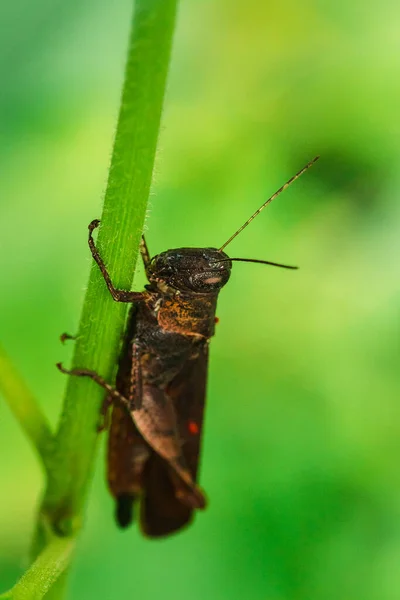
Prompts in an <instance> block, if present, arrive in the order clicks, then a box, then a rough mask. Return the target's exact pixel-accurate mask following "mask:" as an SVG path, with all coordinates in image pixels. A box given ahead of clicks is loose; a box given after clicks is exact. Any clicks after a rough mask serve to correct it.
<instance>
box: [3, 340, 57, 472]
mask: <svg viewBox="0 0 400 600" xmlns="http://www.w3.org/2000/svg"><path fill="white" fill-rule="evenodd" d="M0 392H1V394H2V395H3V396H4V399H5V401H6V402H7V404H8V405H9V407H10V409H11V411H12V412H13V414H14V416H15V418H16V419H17V420H18V421H19V423H20V425H21V427H22V428H23V430H24V431H25V433H26V435H27V437H28V438H29V439H30V441H31V442H32V444H33V446H34V448H35V450H36V451H37V453H38V454H39V457H40V458H41V460H42V462H43V464H44V466H45V468H46V469H48V465H49V461H50V456H51V453H52V449H53V435H52V433H51V430H50V426H49V424H48V422H47V420H46V417H45V416H44V414H43V413H42V411H41V410H40V408H39V405H38V404H37V402H36V400H35V398H34V397H33V395H32V393H31V392H30V390H29V389H28V388H27V386H26V384H25V382H24V380H23V379H22V377H21V375H20V374H19V373H18V372H17V370H16V368H15V367H14V365H13V363H12V362H11V360H10V359H9V358H8V356H7V355H6V353H5V352H4V350H3V349H2V348H1V347H0Z"/></svg>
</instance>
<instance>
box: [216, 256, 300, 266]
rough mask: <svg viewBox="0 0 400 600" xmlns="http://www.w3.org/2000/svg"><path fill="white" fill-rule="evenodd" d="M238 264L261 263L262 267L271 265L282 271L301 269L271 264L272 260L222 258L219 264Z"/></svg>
mask: <svg viewBox="0 0 400 600" xmlns="http://www.w3.org/2000/svg"><path fill="white" fill-rule="evenodd" d="M233 260H236V261H238V262H251V263H259V264H261V265H271V266H272V267H282V269H298V268H299V267H291V266H290V265H282V263H276V262H271V261H270V260H259V259H258V258H221V259H219V260H218V261H217V262H219V263H220V262H231V261H233Z"/></svg>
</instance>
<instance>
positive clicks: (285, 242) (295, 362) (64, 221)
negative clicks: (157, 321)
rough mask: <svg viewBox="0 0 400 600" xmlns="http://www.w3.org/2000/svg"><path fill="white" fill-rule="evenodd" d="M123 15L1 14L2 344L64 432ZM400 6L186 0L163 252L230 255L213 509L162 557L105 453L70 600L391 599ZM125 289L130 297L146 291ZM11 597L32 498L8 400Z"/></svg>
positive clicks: (171, 119) (126, 6) (114, 102)
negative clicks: (118, 487) (113, 486)
mask: <svg viewBox="0 0 400 600" xmlns="http://www.w3.org/2000/svg"><path fill="white" fill-rule="evenodd" d="M130 12H131V3H130V1H129V0H122V1H120V2H115V3H110V2H107V1H106V0H79V1H77V0H73V1H71V2H60V1H55V0H36V1H35V2H32V1H31V0H15V1H14V2H13V3H10V2H7V3H6V2H4V3H1V8H0V23H1V25H0V27H1V30H0V33H1V35H0V76H1V82H2V85H1V87H2V90H1V94H0V113H1V117H0V119H1V123H0V129H1V143H0V172H1V173H0V248H1V252H0V270H1V292H2V293H1V294H0V340H1V343H2V344H3V345H4V347H5V348H6V350H7V351H8V353H9V355H10V356H11V357H12V359H13V360H14V361H15V363H16V364H17V366H18V368H19V369H20V370H21V372H22V373H23V375H24V377H25V378H26V380H27V382H28V383H29V385H30V387H31V388H32V389H33V390H34V392H35V393H36V395H37V397H38V398H39V400H40V403H41V405H42V407H43V410H44V411H45V412H46V413H47V414H48V415H49V418H50V419H51V421H52V423H54V424H55V423H56V421H57V415H58V414H59V410H60V403H61V398H62V391H63V387H64V384H65V380H64V378H63V377H61V376H60V374H59V373H58V372H57V370H56V369H55V367H54V363H55V362H57V361H59V360H63V361H67V360H68V357H69V353H70V348H69V349H68V348H64V347H62V346H61V345H60V343H59V341H58V336H59V334H60V333H61V332H63V331H71V332H73V331H75V330H76V326H77V321H78V317H79V313H80V306H81V302H82V298H83V290H84V287H85V284H86V281H87V276H88V269H89V265H90V257H89V252H88V249H87V244H86V233H85V232H86V227H87V224H88V222H89V221H90V220H91V219H93V218H95V217H98V216H99V215H100V210H101V198H102V194H103V191H104V188H105V183H106V177H107V167H108V163H109V158H110V153H111V147H112V139H113V132H114V127H115V122H116V114H117V109H118V101H119V94H120V88H121V81H122V73H123V66H124V53H125V49H126V43H127V36H128V27H129V20H130ZM399 23H400V5H399V4H398V3H397V2H395V1H394V0H381V1H380V2H372V3H368V4H365V3H364V2H362V1H361V0H352V2H346V0H339V1H338V0H325V1H322V0H315V1H314V2H313V1H312V0H305V1H304V2H302V3H298V2H295V1H294V0H280V1H277V0H274V1H269V2H262V1H261V0H258V1H257V0H247V2H246V3H244V2H241V1H240V0H206V1H203V2H196V1H195V0H184V1H183V2H182V6H181V11H180V17H179V21H178V30H177V33H176V40H175V47H174V55H173V64H172V70H171V77H170V82H169V90H168V96H167V99H166V106H165V111H164V119H163V126H162V135H161V139H160V144H159V150H158V158H157V168H156V174H155V177H154V186H153V193H152V197H151V202H150V210H149V216H148V219H147V228H148V233H147V237H148V242H149V245H150V250H151V251H152V252H153V253H157V252H159V251H162V250H165V249H167V248H171V247H175V246H181V245H189V246H191V245H193V246H196V245H200V246H203V245H206V246H207V245H210V246H215V245H216V246H218V245H221V244H222V242H224V241H225V240H226V239H227V238H228V237H229V236H230V234H231V233H232V232H233V231H234V230H235V229H236V228H237V227H238V226H239V225H240V224H241V223H242V222H243V221H244V220H245V219H246V218H247V217H248V216H249V215H250V214H251V213H252V212H253V211H254V210H255V209H256V208H257V207H258V206H259V205H260V204H261V203H262V201H263V200H264V199H265V198H266V197H267V196H268V195H270V194H271V193H272V192H274V191H275V190H276V189H277V188H278V187H279V186H280V185H281V184H282V183H283V182H284V181H285V180H286V179H288V178H289V177H290V176H291V175H293V174H294V173H295V172H296V171H297V170H298V169H299V168H301V167H302V166H303V165H304V164H305V163H306V162H307V161H308V160H309V159H311V158H312V157H313V156H315V155H316V154H320V155H321V159H320V161H319V163H317V164H316V165H315V166H314V167H313V168H312V169H311V170H310V171H309V172H308V173H307V174H306V175H304V176H303V177H302V178H301V179H300V180H299V181H298V182H296V184H295V186H294V187H292V188H291V189H290V190H288V191H287V192H286V193H285V195H284V196H282V197H280V198H279V200H277V201H276V202H275V203H274V204H273V205H271V206H270V207H269V208H268V209H267V210H266V211H265V212H264V213H263V214H262V215H261V216H260V217H259V218H258V219H257V220H256V221H254V222H253V223H252V225H251V227H249V228H248V229H247V230H246V231H245V232H244V233H243V234H242V235H241V236H240V237H239V238H237V239H236V240H235V242H233V243H232V246H230V248H229V253H230V254H231V255H235V256H243V257H250V258H264V259H267V260H272V261H280V262H286V263H289V264H298V265H299V266H300V267H301V270H299V271H298V272H294V273H292V272H288V271H284V270H280V269H273V268H267V267H262V266H260V265H246V264H240V263H238V264H236V265H235V267H234V273H233V275H232V278H231V281H230V283H229V285H228V286H227V288H226V289H224V290H223V292H222V293H221V297H220V301H219V308H218V316H219V317H220V319H221V322H220V324H219V325H218V330H217V336H216V338H215V339H214V340H213V342H212V349H211V365H210V374H209V391H208V407H207V418H206V433H205V440H204V454H203V460H202V475H201V483H202V485H203V486H204V488H205V489H206V490H207V493H208V495H209V498H210V506H209V509H208V510H207V511H206V512H205V513H203V514H201V515H199V516H198V517H197V518H196V521H195V524H194V525H193V526H192V527H191V528H190V529H188V530H187V531H186V532H185V533H182V534H180V535H178V536H175V537H173V538H170V539H168V540H166V541H162V542H151V541H147V540H144V539H143V538H141V537H140V535H139V534H138V532H137V530H136V528H132V529H131V530H129V531H125V532H121V531H118V529H117V528H116V526H115V525H114V522H113V505H112V500H111V498H110V496H109V495H108V493H107V490H106V486H105V481H104V474H103V472H104V453H103V448H102V451H101V453H100V455H99V458H98V464H97V470H96V476H95V480H94V483H93V486H92V493H91V496H90V502H89V507H88V517H87V523H86V527H85V530H84V533H83V536H82V539H81V544H80V548H79V553H78V554H79V555H78V557H77V560H76V561H75V565H74V569H73V573H72V577H71V584H70V598H73V599H74V600H83V599H86V598H95V597H96V598H102V599H103V598H104V599H107V600H108V599H114V598H117V597H118V598H130V597H132V598H142V599H153V598H159V597H162V598H164V599H165V600H168V599H169V598H173V599H174V600H178V599H186V598H189V597H190V598H192V599H194V600H196V599H198V600H200V599H203V598H204V597H208V598H216V599H219V600H225V599H226V600H228V599H229V600H235V599H241V598H250V599H251V600H259V599H260V600H300V599H301V600H350V599H351V600H353V599H358V598H362V599H363V600H378V599H379V600H398V598H400V568H399V566H400V466H399V464H400V461H399V452H400V406H399V398H400V393H399V392H400V377H399V366H398V365H399V329H400V323H399V303H400V279H399V266H398V265H399V259H398V255H399V249H400V235H399V223H400V207H399V201H398V197H399V189H400V174H399V168H398V165H399V161H400V120H399V106H400V77H399V73H400V36H399ZM141 281H142V280H141V279H140V278H139V279H138V280H137V282H136V285H137V286H138V285H139V284H140V283H141ZM0 457H1V458H0V489H1V492H0V589H2V590H3V589H4V590H5V589H6V588H7V587H9V586H11V585H12V584H13V583H14V581H15V580H16V578H17V577H18V576H19V575H20V574H21V573H22V572H23V570H24V569H25V567H26V561H27V553H28V547H29V542H30V538H31V533H32V527H33V522H34V516H35V509H36V507H37V503H38V499H39V498H40V492H41V489H42V485H43V480H42V475H41V471H40V468H39V466H38V464H37V461H36V457H35V456H34V455H33V453H32V451H31V448H30V446H29V444H28V442H27V441H26V439H25V438H24V436H23V434H22V433H21V431H20V428H19V426H18V424H17V423H16V422H15V420H14V419H13V417H12V416H11V414H10V412H9V410H8V408H7V407H6V405H5V404H4V401H3V400H1V404H0Z"/></svg>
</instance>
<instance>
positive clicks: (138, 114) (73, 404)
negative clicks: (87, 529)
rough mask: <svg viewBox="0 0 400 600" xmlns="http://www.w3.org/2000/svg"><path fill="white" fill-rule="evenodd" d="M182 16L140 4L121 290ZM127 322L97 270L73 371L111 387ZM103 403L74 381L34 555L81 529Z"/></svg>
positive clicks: (119, 136) (121, 159)
mask: <svg viewBox="0 0 400 600" xmlns="http://www.w3.org/2000/svg"><path fill="white" fill-rule="evenodd" d="M176 8H177V0H137V2H136V10H135V14H134V19H133V26H132V33H131V38H130V43H129V50H128V61H127V67H126V72H125V82H124V87H123V94H122V101H121V109H120V113H119V118H118V125H117V131H116V136H115V143H114V149H113V155H112V160H111V167H110V175H109V179H108V186H107V190H106V194H105V200H104V209H103V214H102V217H101V221H102V225H101V228H100V231H99V235H98V242H97V243H98V247H99V250H100V253H101V255H102V257H103V258H104V260H105V263H106V265H107V268H108V270H109V272H110V273H111V274H112V279H113V282H114V284H115V285H116V286H117V287H120V288H123V289H129V288H130V287H131V282H132V278H133V273H134V268H135V264H136V259H137V254H138V246H139V241H140V236H141V232H142V230H143V223H144V218H145V211H146V204H147V199H148V196H149V191H150V184H151V177H152V171H153V165H154V159H155V151H156V144H157V138H158V131H159V126H160V119H161V111H162V104H163V98H164V92H165V86H166V78H167V71H168V65H169V60H170V54H171V43H172V35H173V30H174V26H175V15H176ZM94 216H97V215H94ZM84 234H85V232H84V231H82V235H84ZM125 316H126V307H125V306H124V305H123V304H117V303H115V302H114V301H113V300H112V299H111V296H110V294H109V292H108V290H107V288H106V286H105V284H104V280H103V279H102V277H101V274H100V273H99V270H98V268H97V267H96V268H94V269H92V270H91V273H90V278H89V284H88V288H87V293H86V297H85V300H84V305H83V309H82V315H81V320H80V326H79V332H78V338H77V341H76V345H75V353H74V357H73V366H75V367H78V366H80V367H86V368H89V369H94V370H95V371H97V372H99V373H101V375H102V376H103V377H105V378H106V379H107V380H109V381H112V375H113V371H114V369H115V365H116V362H117V356H118V350H119V345H120V340H121V336H122V333H123V328H124V321H125ZM61 376H62V375H61V374H60V377H61ZM103 398H104V392H103V390H102V389H101V388H99V386H97V385H96V384H95V383H93V382H92V381H88V380H86V379H79V378H76V377H70V378H68V382H67V390H66V396H65V401H64V406H63V411H62V416H61V421H60V425H59V428H58V432H57V435H56V444H55V450H54V452H53V455H52V458H51V462H50V466H49V478H48V483H47V488H46V490H45V494H44V498H43V501H42V505H41V508H40V514H39V519H38V523H37V528H36V535H35V540H34V546H33V554H34V555H37V554H38V553H39V552H41V551H42V549H43V547H44V546H45V545H46V544H47V543H48V535H47V533H46V531H47V525H49V526H50V529H55V530H57V531H60V532H62V533H64V534H72V533H73V532H75V531H77V530H79V528H80V526H81V522H82V517H83V508H84V502H85V498H86V495H87V491H88V484H89V481H90V476H91V473H92V469H93V462H94V456H95V450H96V443H97V439H98V434H97V431H96V429H97V425H98V422H99V410H100V406H101V403H102V400H103ZM43 523H45V524H46V526H44V525H43ZM61 594H62V591H61V590H60V591H59V592H58V595H57V596H55V595H51V591H50V594H49V596H48V597H49V598H50V595H51V597H59V595H61ZM32 597H34V596H32Z"/></svg>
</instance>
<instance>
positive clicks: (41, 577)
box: [0, 537, 75, 600]
mask: <svg viewBox="0 0 400 600" xmlns="http://www.w3.org/2000/svg"><path fill="white" fill-rule="evenodd" d="M74 546H75V539H74V538H70V537H63V538H59V537H52V539H51V541H50V542H49V543H48V544H47V546H46V548H45V549H44V550H43V552H41V554H39V556H38V557H37V559H36V560H35V562H34V563H33V564H32V565H31V567H30V568H29V569H28V570H27V571H26V573H25V574H24V575H23V576H22V577H21V579H20V580H19V581H18V583H16V584H15V586H14V587H13V588H12V589H11V590H9V591H8V592H6V593H5V594H2V595H1V596H0V599H1V600H4V599H5V598H9V599H10V600H11V599H12V600H31V599H34V600H40V598H43V597H44V596H45V595H46V594H47V592H48V591H49V590H50V588H51V587H52V585H53V584H54V583H55V582H56V581H57V580H58V578H59V577H60V575H62V573H63V572H64V571H65V569H66V568H67V566H68V564H69V561H70V558H71V555H72V552H73V549H74Z"/></svg>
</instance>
